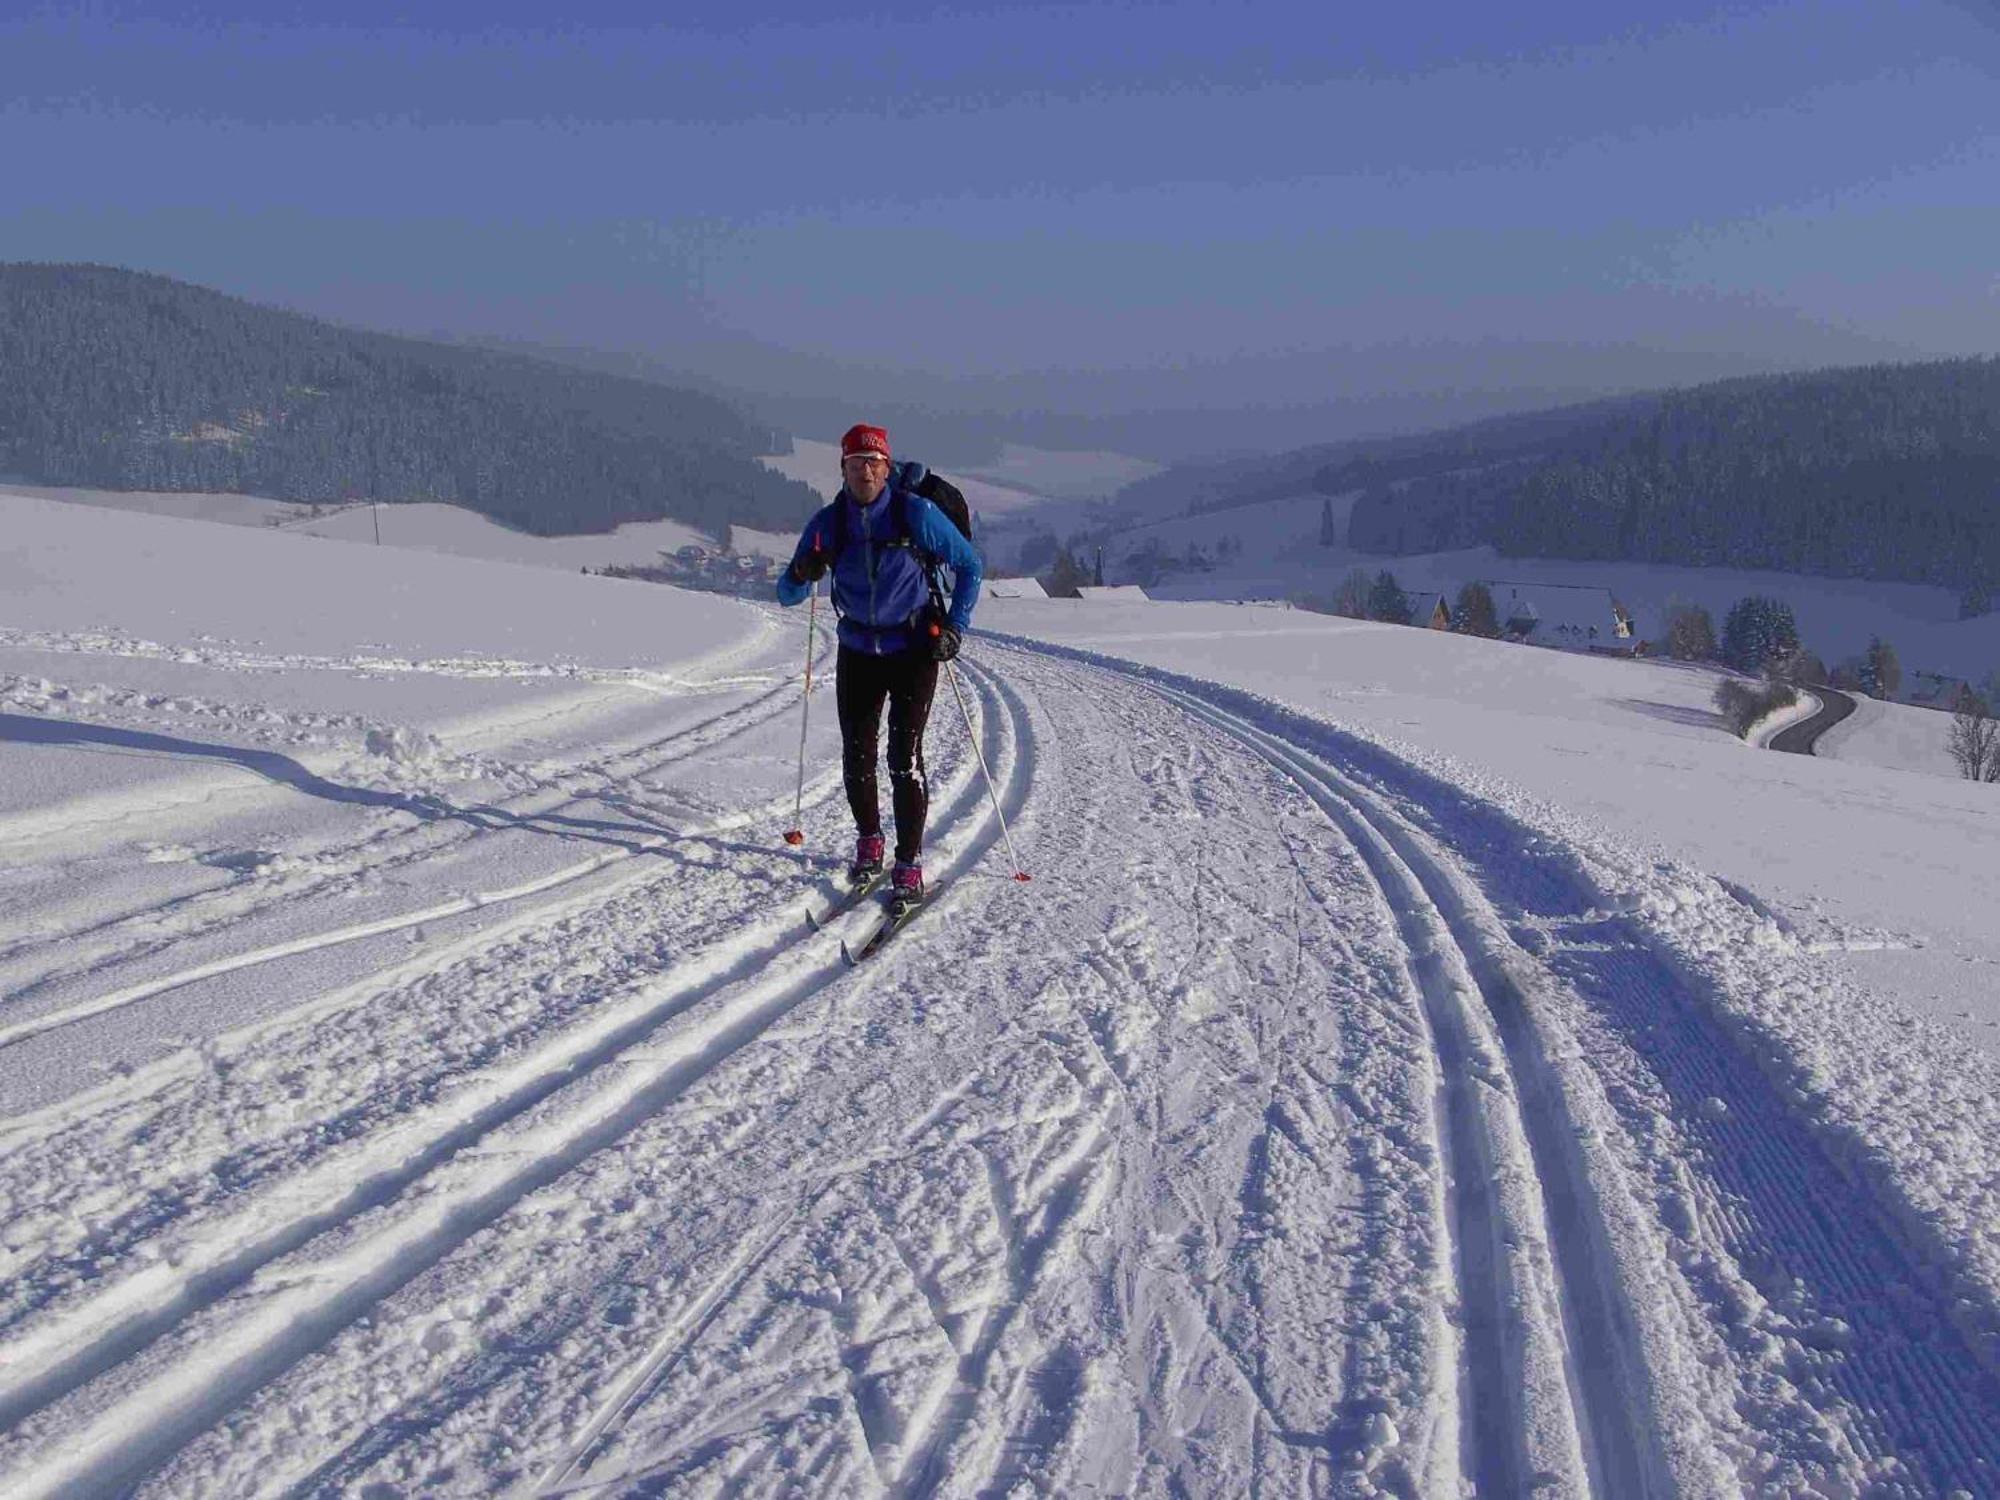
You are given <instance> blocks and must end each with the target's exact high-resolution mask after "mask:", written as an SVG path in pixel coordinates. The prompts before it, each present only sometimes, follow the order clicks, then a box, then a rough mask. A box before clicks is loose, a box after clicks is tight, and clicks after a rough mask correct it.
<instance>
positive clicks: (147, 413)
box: [0, 264, 819, 535]
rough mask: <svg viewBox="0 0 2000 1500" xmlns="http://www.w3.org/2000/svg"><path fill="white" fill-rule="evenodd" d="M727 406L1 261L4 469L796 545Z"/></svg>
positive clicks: (751, 423) (90, 273)
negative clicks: (442, 506) (773, 538)
mask: <svg viewBox="0 0 2000 1500" xmlns="http://www.w3.org/2000/svg"><path fill="white" fill-rule="evenodd" d="M768 440H769V438H768V432H767V430H766V429H765V428H764V427H763V426H761V425H760V424H758V423H757V422H756V421H755V420H754V419H752V418H751V417H749V416H748V415H747V414H745V413H742V412H739V411H737V410H736V409H735V408H734V407H732V406H730V405H729V404H727V403H726V402H723V401H719V400H716V399H714V398H712V397H708V396H704V395H699V394H696V393H692V392H687V391H678V390H674V389H671V388H669V387H666V386H662V385H657V384H654V383H652V382H649V381H644V380H635V379H631V378H627V377H621V376H616V375H610V374H603V373H598V372H594V371H588V370H581V369H576V368H572V367H566V366H562V365H557V364H554V363H551V362H548V361H545V360H539V359H533V358H528V357H525V356H521V355H515V354H506V353H500V352H497V351H494V350H491V349H482V348H473V347H467V346H459V345H448V344H437V343H429V342H425V341H423V340H419V339H409V338H401V337H397V336H394V335H389V334H380V333H367V332H361V331H356V330H352V329H346V328H340V327H336V326H335V325H333V324H330V323H326V322H322V321H320V320H318V319H315V318H308V317H304V316H302V315H300V314H297V313H290V312H284V311H281V310H278V309H274V308H267V307H259V306H256V305H254V304H252V303H248V302H244V301H241V300H239V299H237V298H234V297H228V296H225V295H223V294H222V293H219V292H214V291H210V290H208V289H206V288H203V287H197V286H191V285H188V284H187V283H184V282H178V281H174V280H171V279H169V278H167V277H163V276H153V275H147V274H143V273H139V272H134V271H126V270H120V269H117V268H113V267H106V266H78V265H34V264H14V265H0V472H5V473H9V474H12V475H14V476H17V477H18V478H21V479H24V480H28V481H31V482H35V483H41V484H52V485H78V486H87V487H92V488H102V489H150V490H212V491H218V492H225V493H237V494H254V495H263V496H268V497H270V498H272V499H278V500H291V501H298V502H305V503H324V502H333V501H340V500H343V499H348V498H351V497H365V498H369V499H376V500H382V501H425V500H429V501H442V502H446V503H449V504H454V505H462V506H465V507H467V508H469V509H472V510H476V511H480V512H482V513H484V514H486V515H488V516H491V517H492V518H493V519H495V520H497V521H501V522H504V523H506V524H507V525H510V526H514V527H517V528H519V529H521V530H524V531H528V532H533V533H537V534H540V535H557V534H566V533H577V532H601V531H608V530H610V529H611V528H612V527H615V526H619V525H622V524H624V523H626V522H628V521H645V520H658V519H661V518H663V517H672V518H673V519H676V520H680V521H685V522H688V523H689V524H691V525H694V526H697V527H700V528H701V529H702V530H704V531H708V532H710V533H711V534H717V533H719V532H720V531H721V529H722V528H723V527H724V526H725V525H727V524H729V523H730V522H735V523H737V524H739V525H747V526H755V527H764V528H770V529H790V528H791V527H793V526H795V525H797V524H798V523H799V522H800V521H801V520H802V519H803V518H804V517H805V516H806V515H808V514H810V513H811V511H812V510H813V509H814V507H815V506H817V504H818V503H819V502H818V498H817V497H816V496H815V495H814V494H813V492H812V491H811V489H810V488H809V487H807V486H806V485H803V484H800V483H798V482H797V481H794V480H790V479H786V478H784V477H783V476H782V475H779V474H777V473H775V472H774V471H772V470H770V469H768V468H766V467H765V466H763V465H762V464H759V463H758V462H756V455H757V453H758V452H759V450H760V449H761V448H763V447H764V446H765V445H766V444H767V443H768Z"/></svg>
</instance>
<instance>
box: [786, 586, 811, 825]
mask: <svg viewBox="0 0 2000 1500" xmlns="http://www.w3.org/2000/svg"><path fill="white" fill-rule="evenodd" d="M818 622H819V584H818V582H817V581H815V582H814V584H813V586H812V594H811V596H810V597H809V598H808V599H807V600H806V690H805V693H804V695H803V696H802V697H801V698H800V699H799V790H798V794H797V795H796V796H794V797H793V798H792V826H791V827H790V828H788V829H786V830H785V842H786V843H788V844H791V845H792V846H794V847H797V846H798V845H800V844H803V843H804V842H805V841H806V831H805V829H804V828H803V827H801V826H800V822H801V819H800V814H801V812H802V811H803V810H804V808H805V801H806V724H807V722H808V721H809V720H810V719H811V717H812V701H813V646H814V644H815V640H814V637H815V636H817V635H818V633H819V631H818Z"/></svg>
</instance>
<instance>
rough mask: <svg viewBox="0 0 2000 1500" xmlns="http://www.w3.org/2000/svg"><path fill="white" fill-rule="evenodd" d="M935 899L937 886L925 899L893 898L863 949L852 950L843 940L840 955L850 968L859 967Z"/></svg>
mask: <svg viewBox="0 0 2000 1500" xmlns="http://www.w3.org/2000/svg"><path fill="white" fill-rule="evenodd" d="M935 900H937V887H935V886H933V887H931V889H930V890H929V891H927V892H925V894H924V899H923V900H921V901H908V902H905V901H896V900H894V899H892V900H891V901H890V902H889V910H888V913H887V914H886V915H885V916H884V917H883V918H882V921H881V923H880V925H878V926H877V927H876V929H875V930H874V931H873V932H872V933H870V934H869V935H868V941H867V942H865V943H863V944H862V945H861V951H860V952H858V953H857V952H853V951H850V950H849V948H848V946H847V944H846V943H844V942H843V943H842V944H841V945H840V956H841V957H842V958H844V959H846V960H847V966H848V967H849V968H850V969H855V968H859V967H860V966H861V965H862V964H863V963H864V962H865V961H867V960H868V959H870V958H873V957H874V956H875V955H876V954H877V953H880V952H881V951H882V945H883V944H884V943H886V942H888V941H889V939H890V938H892V937H894V936H895V935H896V934H897V933H899V932H901V931H902V930H903V928H904V927H905V926H906V925H907V924H908V923H909V920H910V918H912V917H914V916H915V915H916V914H917V913H918V912H920V911H922V910H923V909H924V908H925V907H926V906H929V905H930V904H931V902H933V901H935Z"/></svg>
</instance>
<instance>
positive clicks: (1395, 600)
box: [1368, 568, 1410, 625]
mask: <svg viewBox="0 0 2000 1500" xmlns="http://www.w3.org/2000/svg"><path fill="white" fill-rule="evenodd" d="M1368 618H1369V619H1371V620H1380V621H1382V622H1383V623H1384V624H1386V625H1407V624H1409V623H1410V596H1409V595H1408V594H1405V593H1404V592H1403V586H1402V585H1401V584H1400V583H1398V582H1396V575H1395V574H1394V573H1391V572H1390V571H1389V570H1388V569H1387V568H1384V569H1383V570H1382V571H1381V572H1380V573H1377V574H1376V575H1375V582H1374V583H1372V584H1371V585H1369V589H1368Z"/></svg>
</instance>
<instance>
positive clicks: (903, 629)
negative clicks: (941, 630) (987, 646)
mask: <svg viewBox="0 0 2000 1500" xmlns="http://www.w3.org/2000/svg"><path fill="white" fill-rule="evenodd" d="M890 493H891V492H890V489H889V488H887V487H884V489H883V491H882V493H881V494H880V495H878V496H876V497H875V503H874V504H873V505H860V504H858V503H856V501H855V499H854V497H853V496H852V495H850V494H848V492H847V491H846V490H845V489H843V490H842V491H841V492H840V494H839V495H838V496H836V497H835V499H834V501H833V503H832V504H831V505H827V506H824V507H822V508H821V509H820V510H819V511H817V512H816V513H815V514H814V516H813V518H812V519H811V520H810V521H808V522H806V527H805V530H804V531H803V532H801V533H800V534H799V545H798V547H797V549H796V550H795V551H794V552H793V554H792V558H793V561H794V562H796V563H801V564H802V563H803V562H804V561H805V559H807V558H809V557H810V556H812V554H813V553H814V552H815V551H818V552H821V553H824V554H827V555H829V556H832V557H833V566H832V570H831V571H832V577H833V607H834V608H835V609H836V610H837V611H839V613H840V644H841V645H843V646H846V647H848V648H850V649H851V650H855V651H861V652H865V653H867V654H868V655H870V656H893V655H895V654H896V653H898V652H901V651H907V650H909V649H910V648H911V647H912V646H913V645H915V644H916V642H917V635H916V626H917V624H918V623H919V617H920V616H921V614H922V612H923V610H924V608H925V606H926V605H928V604H929V603H930V588H929V586H928V585H927V584H926V583H925V581H924V569H923V562H922V560H921V558H920V557H919V556H918V554H919V552H923V553H928V554H929V555H930V556H931V557H934V558H936V559H937V560H938V561H939V562H941V563H943V564H944V565H945V566H946V567H948V568H950V569H951V572H952V585H951V610H950V618H951V623H952V625H953V626H954V627H955V628H957V629H958V630H959V631H960V632H961V633H962V632H964V631H965V630H967V629H969V628H970V626H971V624H972V607H973V605H975V604H976V603H978V602H979V582H980V579H981V578H982V577H983V576H984V574H985V568H984V567H983V566H982V565H981V563H980V561H979V554H978V553H977V552H975V551H974V550H973V547H972V543H971V542H969V541H967V540H966V539H965V534H964V533H963V532H961V531H960V530H959V529H958V528H957V527H956V526H954V525H952V523H951V522H950V521H949V520H947V519H946V518H945V516H944V513H943V512H942V511H940V510H939V509H938V508H937V507H936V506H935V505H933V504H931V502H930V501H928V500H926V499H924V498H923V496H921V495H915V494H910V493H908V492H907V491H906V492H904V494H903V500H902V504H903V515H904V518H905V520H906V521H907V522H908V523H909V538H908V540H909V543H910V545H908V546H903V545H898V544H899V543H900V542H902V540H903V538H901V537H899V536H897V535H896V534H895V531H894V523H893V521H892V519H891V515H890V511H891V509H892V507H891V505H890V501H889V496H890ZM842 506H845V507H846V516H845V518H844V519H845V531H846V536H847V544H846V546H844V547H839V546H838V543H839V538H840V535H841V531H842V518H841V517H840V516H839V515H838V514H837V512H838V511H839V508H840V507H842ZM837 547H838V551H837V554H836V548H837ZM811 591H812V587H811V585H810V584H804V583H799V582H796V581H795V580H794V576H793V574H792V571H791V570H790V569H789V568H788V569H786V570H785V571H784V572H782V573H780V574H779V575H778V602H779V603H780V604H788V605H789V604H798V603H800V602H802V601H803V600H804V599H805V597H806V595H807V594H808V593H810V592H811Z"/></svg>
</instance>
